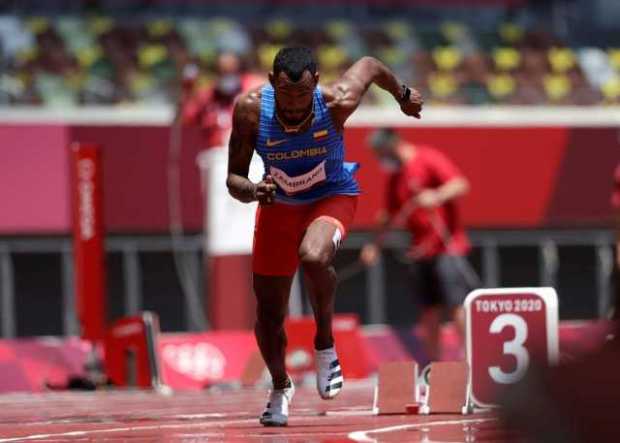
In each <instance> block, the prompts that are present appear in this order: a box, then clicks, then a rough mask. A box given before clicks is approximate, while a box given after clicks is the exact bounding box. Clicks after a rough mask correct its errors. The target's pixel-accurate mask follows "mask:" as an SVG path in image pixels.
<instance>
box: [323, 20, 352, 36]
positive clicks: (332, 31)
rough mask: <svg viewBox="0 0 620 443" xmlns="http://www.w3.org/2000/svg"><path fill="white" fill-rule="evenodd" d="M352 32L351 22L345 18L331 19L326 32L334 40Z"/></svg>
mask: <svg viewBox="0 0 620 443" xmlns="http://www.w3.org/2000/svg"><path fill="white" fill-rule="evenodd" d="M350 32H351V23H349V22H347V21H344V20H331V21H330V22H328V23H327V26H325V33H326V34H327V36H328V37H330V38H331V39H333V40H340V39H342V38H344V37H346V36H347V34H349V33H350Z"/></svg>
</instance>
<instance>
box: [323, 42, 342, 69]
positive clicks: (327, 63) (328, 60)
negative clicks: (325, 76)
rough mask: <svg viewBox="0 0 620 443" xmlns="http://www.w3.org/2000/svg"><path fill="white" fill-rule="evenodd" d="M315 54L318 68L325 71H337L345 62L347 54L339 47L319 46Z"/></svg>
mask: <svg viewBox="0 0 620 443" xmlns="http://www.w3.org/2000/svg"><path fill="white" fill-rule="evenodd" d="M316 54H317V59H318V62H319V66H320V67H321V69H325V70H333V69H337V68H338V67H340V66H341V65H342V64H343V63H344V62H346V60H347V53H346V52H345V51H344V50H343V49H342V48H341V47H340V46H335V45H324V46H320V47H319V48H318V49H317V51H316Z"/></svg>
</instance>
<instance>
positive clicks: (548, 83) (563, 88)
mask: <svg viewBox="0 0 620 443" xmlns="http://www.w3.org/2000/svg"><path fill="white" fill-rule="evenodd" d="M543 86H544V89H545V93H546V95H547V98H548V99H549V101H551V102H559V101H562V100H564V99H566V98H567V97H568V96H569V95H570V94H571V92H572V84H571V81H570V78H568V76H566V75H564V74H548V75H546V76H545V77H544V78H543Z"/></svg>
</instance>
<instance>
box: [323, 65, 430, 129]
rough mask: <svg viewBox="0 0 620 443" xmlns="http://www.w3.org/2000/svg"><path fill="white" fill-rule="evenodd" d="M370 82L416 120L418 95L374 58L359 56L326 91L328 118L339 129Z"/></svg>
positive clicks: (420, 103) (418, 114)
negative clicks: (330, 116)
mask: <svg viewBox="0 0 620 443" xmlns="http://www.w3.org/2000/svg"><path fill="white" fill-rule="evenodd" d="M373 83H374V84H376V85H377V86H379V87H380V88H381V89H385V90H386V91H388V92H389V93H390V94H392V96H394V99H395V100H396V101H397V102H398V104H399V105H400V108H401V110H402V111H403V112H404V113H405V114H406V115H410V116H413V117H415V118H420V112H421V111H422V105H423V104H424V100H422V96H421V95H420V93H419V92H418V91H416V90H415V89H413V88H408V87H406V86H405V85H404V84H403V83H402V82H401V81H400V80H398V78H397V77H396V75H395V74H394V73H393V72H392V71H391V70H390V69H389V68H388V67H387V66H385V65H384V64H383V63H382V62H380V61H379V60H377V59H376V58H374V57H362V58H361V59H359V60H358V61H357V62H355V63H354V64H353V66H351V67H350V68H349V69H348V70H347V71H346V72H345V73H344V74H343V75H342V77H341V78H340V79H338V80H336V81H335V82H334V83H332V84H331V85H330V86H329V87H328V88H327V89H326V92H327V93H326V96H327V97H326V98H327V104H328V106H329V107H330V108H331V109H332V117H333V118H334V119H335V120H336V123H337V124H338V125H339V126H340V127H342V126H343V125H344V123H345V121H346V120H347V119H348V118H349V116H350V115H351V114H352V113H353V112H354V111H355V110H356V109H357V107H358V106H359V104H360V102H361V100H362V97H364V94H365V93H366V91H367V90H368V88H369V87H370V85H371V84H373Z"/></svg>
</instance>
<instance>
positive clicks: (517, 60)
mask: <svg viewBox="0 0 620 443" xmlns="http://www.w3.org/2000/svg"><path fill="white" fill-rule="evenodd" d="M493 62H494V63H495V67H496V68H497V69H498V70H500V71H512V70H513V69H517V68H518V67H519V66H520V65H521V53H520V52H519V51H518V50H516V49H515V48H510V47H502V48H496V49H495V50H494V51H493Z"/></svg>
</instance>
